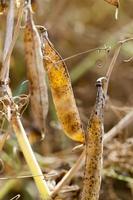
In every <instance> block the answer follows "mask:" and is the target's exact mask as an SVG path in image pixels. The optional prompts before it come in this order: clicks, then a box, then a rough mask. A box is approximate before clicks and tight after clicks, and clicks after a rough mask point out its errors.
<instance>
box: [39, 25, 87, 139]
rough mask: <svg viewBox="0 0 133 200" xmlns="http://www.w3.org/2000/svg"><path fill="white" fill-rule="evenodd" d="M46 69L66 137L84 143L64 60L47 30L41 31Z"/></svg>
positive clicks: (82, 131)
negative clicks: (50, 39)
mask: <svg viewBox="0 0 133 200" xmlns="http://www.w3.org/2000/svg"><path fill="white" fill-rule="evenodd" d="M41 39H42V51H43V59H44V67H45V69H46V71H47V74H48V79H49V84H50V88H51V91H52V96H53V101H54V105H55V108H56V112H57V116H58V119H59V121H60V124H61V125H62V128H63V130H64V132H65V133H66V135H67V136H68V137H69V138H71V139H72V140H75V141H78V142H83V141H84V130H83V127H82V123H81V120H80V116H79V112H78V109H77V106H76V102H75V98H74V94H73V90H72V86H71V80H70V77H69V73H68V70H67V67H66V64H65V63H64V61H63V59H62V58H61V56H60V55H59V53H58V52H57V51H56V50H55V48H54V46H53V44H52V43H51V42H50V41H49V38H48V35H47V31H46V29H45V28H44V29H43V28H42V29H41Z"/></svg>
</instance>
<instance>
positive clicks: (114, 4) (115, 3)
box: [104, 0, 120, 8]
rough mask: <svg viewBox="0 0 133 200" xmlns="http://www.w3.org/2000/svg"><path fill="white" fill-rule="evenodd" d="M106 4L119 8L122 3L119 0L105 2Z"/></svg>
mask: <svg viewBox="0 0 133 200" xmlns="http://www.w3.org/2000/svg"><path fill="white" fill-rule="evenodd" d="M104 1H106V2H108V3H109V4H111V5H113V6H116V7H117V8H118V7H119V5H120V2H119V0H104Z"/></svg>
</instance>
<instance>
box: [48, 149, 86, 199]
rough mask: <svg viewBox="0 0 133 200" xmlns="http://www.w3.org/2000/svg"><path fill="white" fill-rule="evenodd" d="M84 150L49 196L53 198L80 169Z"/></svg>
mask: <svg viewBox="0 0 133 200" xmlns="http://www.w3.org/2000/svg"><path fill="white" fill-rule="evenodd" d="M84 157H85V150H84V151H83V152H82V154H81V155H80V157H79V158H78V160H77V161H76V163H75V164H74V165H73V167H72V168H71V169H70V170H69V171H68V172H67V173H66V175H65V176H64V177H63V178H62V180H61V181H60V182H59V183H58V184H57V185H56V186H55V188H54V191H53V192H51V196H52V197H55V196H56V194H57V193H58V192H59V190H60V189H61V188H62V187H63V186H64V185H66V184H67V183H68V182H69V181H70V180H71V179H72V177H73V176H74V174H75V173H76V172H77V171H78V170H79V169H80V168H81V166H82V165H83V163H84Z"/></svg>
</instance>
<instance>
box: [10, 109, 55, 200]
mask: <svg viewBox="0 0 133 200" xmlns="http://www.w3.org/2000/svg"><path fill="white" fill-rule="evenodd" d="M12 127H13V129H14V132H15V133H16V137H17V140H18V142H19V145H20V147H21V149H22V151H23V154H24V157H25V159H26V162H27V164H28V166H29V168H30V171H31V173H32V175H33V178H34V180H35V182H36V186H37V188H38V190H39V193H40V195H41V198H42V199H44V200H50V199H51V198H50V191H49V189H48V187H47V184H46V182H45V180H44V177H43V174H42V171H41V169H40V167H39V165H38V163H37V161H36V158H35V155H34V153H33V151H32V149H31V146H30V143H29V141H28V138H27V136H26V133H25V130H24V128H23V126H22V123H21V121H20V117H19V115H18V116H17V115H16V112H15V113H14V115H12ZM36 174H38V175H40V176H34V175H36Z"/></svg>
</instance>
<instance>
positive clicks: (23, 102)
mask: <svg viewBox="0 0 133 200" xmlns="http://www.w3.org/2000/svg"><path fill="white" fill-rule="evenodd" d="M29 97H30V95H26V94H22V95H20V96H16V97H14V101H15V103H16V104H17V105H18V111H19V112H20V113H21V115H22V114H23V113H24V111H25V109H26V108H27V106H28V103H29Z"/></svg>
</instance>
